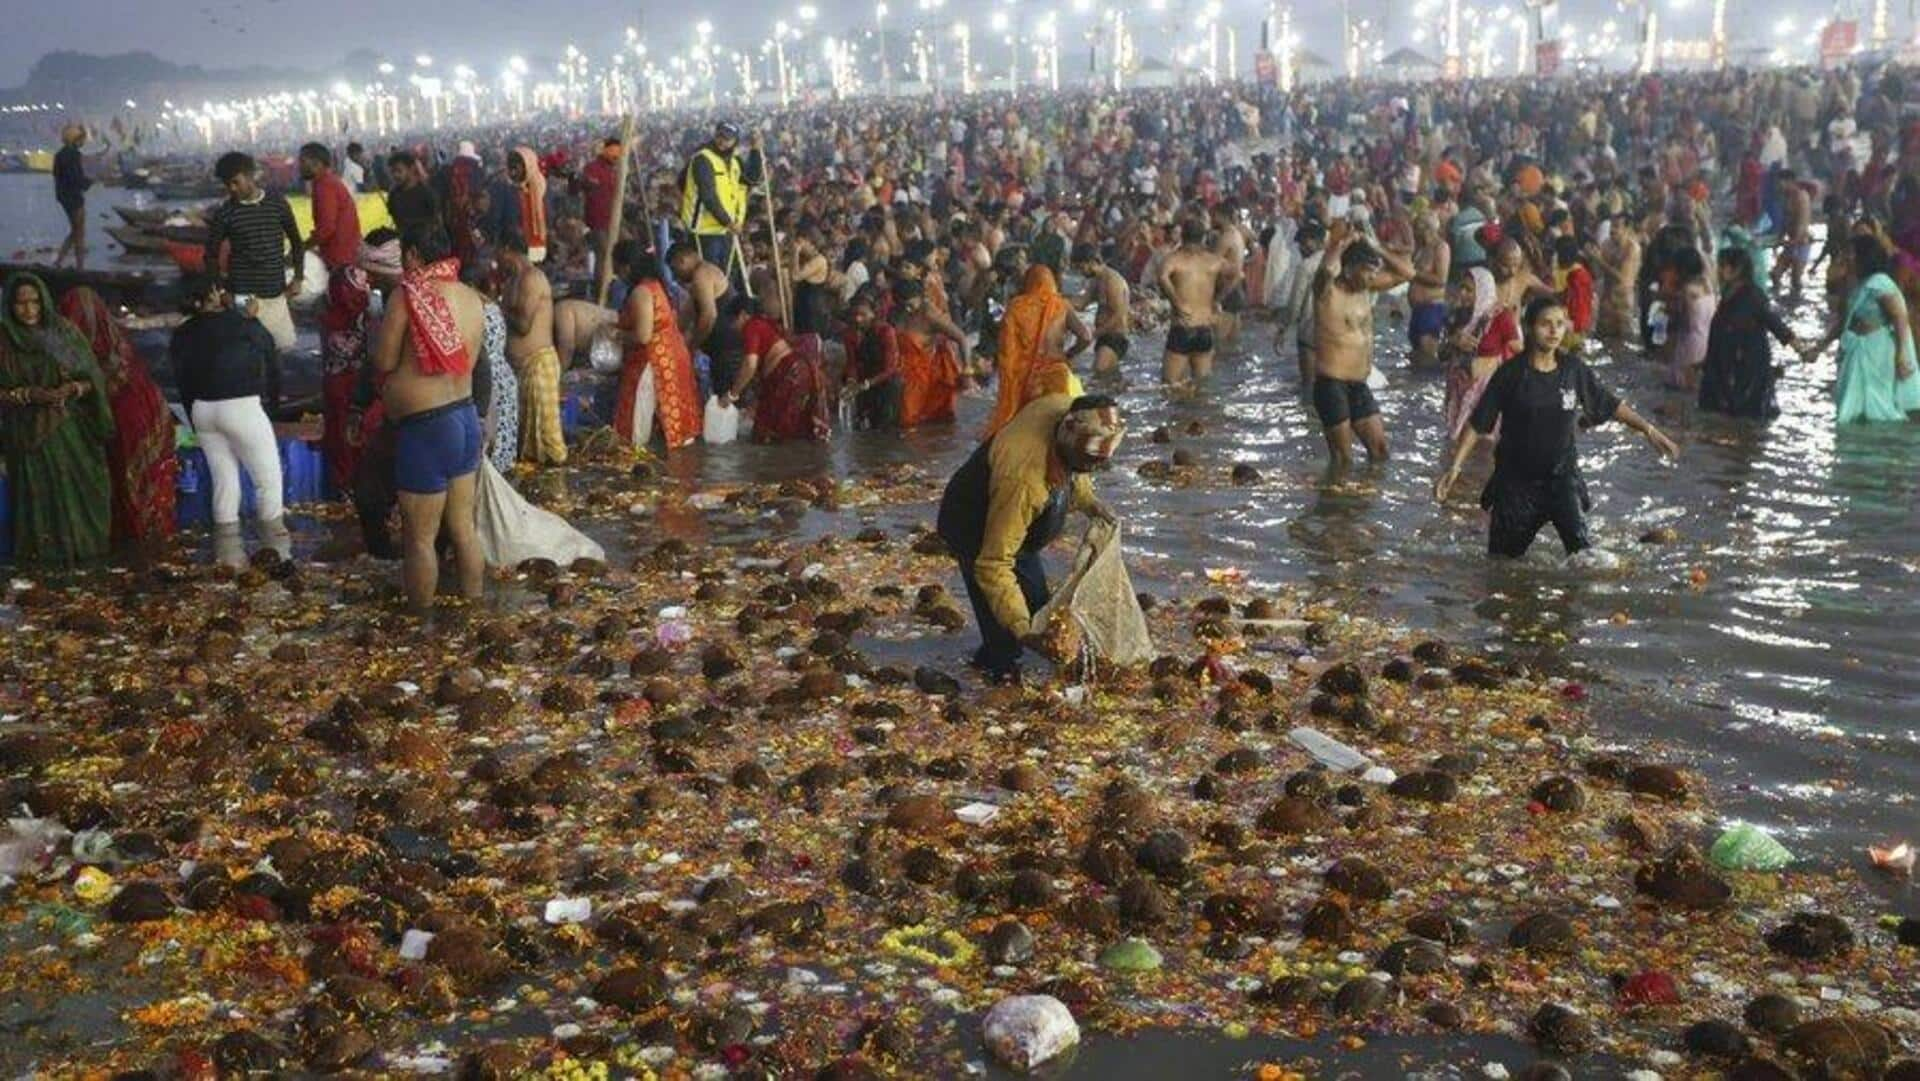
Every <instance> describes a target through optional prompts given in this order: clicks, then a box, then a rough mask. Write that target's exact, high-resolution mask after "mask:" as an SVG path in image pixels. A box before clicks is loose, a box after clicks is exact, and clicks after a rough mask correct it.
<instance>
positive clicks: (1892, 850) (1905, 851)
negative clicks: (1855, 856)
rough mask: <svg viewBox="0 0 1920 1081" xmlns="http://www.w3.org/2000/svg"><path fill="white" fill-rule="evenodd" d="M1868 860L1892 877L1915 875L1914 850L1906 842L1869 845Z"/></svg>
mask: <svg viewBox="0 0 1920 1081" xmlns="http://www.w3.org/2000/svg"><path fill="white" fill-rule="evenodd" d="M1867 858H1868V859H1870V860H1872V861H1873V865H1874V866H1875V867H1877V868H1879V869H1880V870H1882V871H1885V872H1887V873H1888V874H1891V875H1910V874H1912V873H1913V864H1914V848H1913V846H1912V845H1910V844H1908V843H1907V842H1905V841H1899V842H1897V843H1890V844H1886V845H1868V846H1867Z"/></svg>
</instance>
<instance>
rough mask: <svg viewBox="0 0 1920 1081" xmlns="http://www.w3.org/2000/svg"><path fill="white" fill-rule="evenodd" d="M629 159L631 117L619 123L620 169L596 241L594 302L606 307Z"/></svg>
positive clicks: (625, 201)
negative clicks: (609, 215) (604, 226)
mask: <svg viewBox="0 0 1920 1081" xmlns="http://www.w3.org/2000/svg"><path fill="white" fill-rule="evenodd" d="M632 160H633V114H632V113H628V114H627V115H626V116H625V117H623V118H622V119H621V121H620V168H619V169H618V170H616V171H615V173H614V182H613V193H614V194H613V220H612V221H611V222H608V223H607V235H606V236H605V237H603V238H601V241H600V266H599V268H598V269H597V270H596V271H595V273H594V278H595V282H594V289H593V295H594V302H595V303H597V304H599V305H600V306H601V307H603V308H604V307H606V304H607V288H608V287H609V286H610V285H612V284H613V245H614V242H615V241H617V240H619V239H620V219H621V217H623V216H624V214H625V212H626V208H627V163H628V162H630V161H632Z"/></svg>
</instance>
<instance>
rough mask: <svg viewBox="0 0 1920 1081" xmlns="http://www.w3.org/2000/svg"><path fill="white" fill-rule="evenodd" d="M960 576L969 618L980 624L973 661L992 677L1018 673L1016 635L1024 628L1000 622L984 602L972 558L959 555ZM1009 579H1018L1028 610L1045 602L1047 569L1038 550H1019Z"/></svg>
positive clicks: (1019, 649) (1036, 608) (1049, 592)
mask: <svg viewBox="0 0 1920 1081" xmlns="http://www.w3.org/2000/svg"><path fill="white" fill-rule="evenodd" d="M960 578H961V580H962V581H964V582H965V583H966V584H967V600H968V601H969V602H971V603H972V604H973V621H974V622H975V623H977V624H979V626H980V649H979V651H978V652H976V653H974V655H973V663H974V665H975V666H976V667H978V668H980V669H981V670H982V671H984V672H986V673H987V674H988V675H989V676H993V677H996V678H1006V677H1009V676H1013V675H1016V674H1018V673H1019V671H1020V655H1021V653H1023V652H1024V650H1025V647H1023V646H1021V644H1020V636H1021V635H1022V634H1025V633H1026V630H1027V629H1026V628H1025V627H1019V628H1012V629H1009V628H1007V627H1003V626H1001V625H1000V620H999V619H997V618H996V617H995V616H994V614H993V608H992V607H991V606H990V605H988V604H987V598H986V594H985V593H983V592H981V590H980V583H979V581H978V580H977V579H975V578H974V576H973V559H972V558H970V557H967V556H962V557H961V558H960ZM1013 579H1014V581H1016V582H1018V583H1020V593H1021V595H1022V596H1024V597H1026V599H1027V611H1029V612H1038V611H1039V610H1040V609H1041V608H1042V607H1044V606H1045V605H1046V603H1047V598H1048V597H1050V596H1052V595H1053V594H1052V592H1051V591H1050V590H1049V589H1048V588H1047V571H1046V568H1045V567H1043V566H1041V565H1040V553H1039V552H1021V553H1020V554H1019V555H1017V556H1015V557H1014V560H1013Z"/></svg>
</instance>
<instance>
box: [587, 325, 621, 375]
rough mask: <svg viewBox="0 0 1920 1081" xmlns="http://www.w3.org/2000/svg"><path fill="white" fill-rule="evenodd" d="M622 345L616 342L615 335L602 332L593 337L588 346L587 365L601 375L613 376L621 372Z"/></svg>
mask: <svg viewBox="0 0 1920 1081" xmlns="http://www.w3.org/2000/svg"><path fill="white" fill-rule="evenodd" d="M621 360H622V357H621V356H620V343H619V342H618V341H615V340H614V333H613V332H609V331H601V332H599V333H596V334H595V335H594V336H593V341H592V342H591V343H589V344H588V345H587V363H589V364H591V365H593V370H594V371H596V372H599V373H600V374H601V375H612V374H613V373H615V372H617V371H619V370H620V363H621Z"/></svg>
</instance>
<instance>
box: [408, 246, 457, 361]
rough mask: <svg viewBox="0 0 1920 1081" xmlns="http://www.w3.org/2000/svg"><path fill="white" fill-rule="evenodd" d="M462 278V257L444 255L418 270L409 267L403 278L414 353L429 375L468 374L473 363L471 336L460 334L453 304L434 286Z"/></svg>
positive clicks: (416, 359)
mask: <svg viewBox="0 0 1920 1081" xmlns="http://www.w3.org/2000/svg"><path fill="white" fill-rule="evenodd" d="M459 280H460V261H459V260H458V259H442V260H440V261H439V262H437V263H429V264H427V265H426V266H423V267H420V268H419V269H417V270H409V271H407V274H406V277H404V278H403V279H401V283H400V284H401V295H402V296H404V297H405V298H406V302H407V322H408V323H409V325H410V329H411V331H412V335H413V356H414V360H415V362H416V363H418V364H419V365H420V371H421V372H422V373H424V374H426V375H464V374H465V373H466V372H467V371H468V369H470V368H472V367H473V357H472V356H471V355H469V354H468V353H467V340H466V339H465V338H463V337H461V336H460V324H459V321H458V320H456V319H454V317H453V305H451V304H448V303H447V298H446V297H444V296H441V295H440V290H438V289H435V288H434V284H435V283H439V282H457V281H459Z"/></svg>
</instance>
